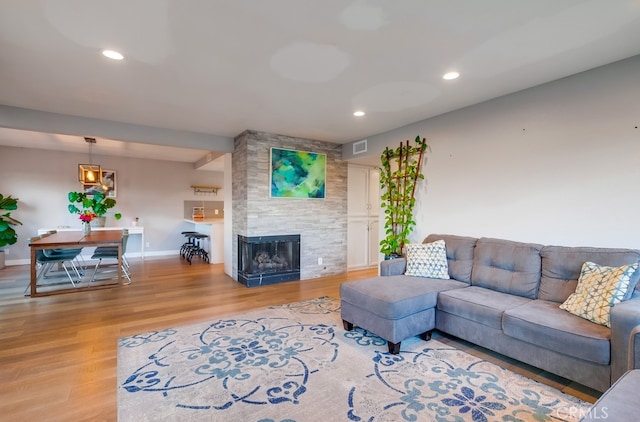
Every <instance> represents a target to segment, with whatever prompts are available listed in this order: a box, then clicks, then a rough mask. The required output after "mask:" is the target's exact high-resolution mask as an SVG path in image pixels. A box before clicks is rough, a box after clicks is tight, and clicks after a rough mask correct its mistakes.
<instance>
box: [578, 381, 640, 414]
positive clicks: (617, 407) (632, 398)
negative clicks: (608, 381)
mask: <svg viewBox="0 0 640 422" xmlns="http://www.w3.org/2000/svg"><path fill="white" fill-rule="evenodd" d="M639 390H640V369H633V370H631V371H627V372H626V373H625V374H624V375H623V376H622V377H621V378H619V379H618V381H616V382H615V383H614V384H613V385H612V386H611V387H610V388H609V389H608V390H607V391H606V392H605V393H604V394H603V395H602V397H600V398H599V399H598V401H597V402H596V403H595V404H594V405H593V406H592V407H591V409H590V410H589V413H587V414H586V415H585V417H584V418H582V419H580V421H581V422H587V421H602V420H609V421H635V420H638V415H640V406H639V405H638V399H637V397H638V391H639Z"/></svg>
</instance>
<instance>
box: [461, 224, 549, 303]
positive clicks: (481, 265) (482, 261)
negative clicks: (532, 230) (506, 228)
mask: <svg viewBox="0 0 640 422" xmlns="http://www.w3.org/2000/svg"><path fill="white" fill-rule="evenodd" d="M541 249H542V245H538V244H535V243H521V242H514V241H511V240H502V239H490V238H485V237H483V238H481V239H479V240H478V242H477V243H476V248H475V252H474V258H473V271H472V273H471V284H472V285H473V286H480V287H486V288H488V289H493V290H496V291H499V292H503V293H510V294H513V295H517V296H522V297H526V298H529V299H535V298H536V297H537V294H538V286H539V284H540V271H541V259H540V250H541Z"/></svg>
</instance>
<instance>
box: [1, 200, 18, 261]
mask: <svg viewBox="0 0 640 422" xmlns="http://www.w3.org/2000/svg"><path fill="white" fill-rule="evenodd" d="M17 209H18V198H12V197H11V195H9V196H3V195H2V194H1V193H0V210H3V214H0V268H4V247H5V246H8V245H13V244H15V243H16V242H17V241H18V234H17V233H16V231H15V230H14V229H13V227H12V226H17V225H22V223H21V222H20V221H18V220H16V219H15V218H13V217H11V211H15V210H17ZM4 211H7V212H4Z"/></svg>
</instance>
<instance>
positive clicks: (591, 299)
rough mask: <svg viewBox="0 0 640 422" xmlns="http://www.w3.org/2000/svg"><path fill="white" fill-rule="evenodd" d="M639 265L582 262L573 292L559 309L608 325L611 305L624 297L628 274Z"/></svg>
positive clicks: (632, 273)
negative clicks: (606, 264)
mask: <svg viewBox="0 0 640 422" xmlns="http://www.w3.org/2000/svg"><path fill="white" fill-rule="evenodd" d="M639 265H640V264H638V263H637V262H636V263H635V264H632V265H623V266H621V267H607V266H602V265H598V264H595V263H593V262H585V263H584V265H583V266H582V271H581V272H580V278H579V279H578V286H577V287H576V291H575V293H572V294H571V295H569V297H568V298H567V300H565V301H564V302H563V303H562V304H561V305H560V309H564V310H565V311H568V312H571V313H572V314H574V315H577V316H579V317H581V318H585V319H587V320H589V321H591V322H595V323H596V324H601V325H605V326H607V327H611V322H610V320H609V317H610V314H611V308H612V307H613V305H615V304H616V303H620V302H622V300H623V299H624V297H625V295H626V293H627V290H628V289H629V282H630V280H631V277H633V275H634V274H635V273H637V272H638V266H639Z"/></svg>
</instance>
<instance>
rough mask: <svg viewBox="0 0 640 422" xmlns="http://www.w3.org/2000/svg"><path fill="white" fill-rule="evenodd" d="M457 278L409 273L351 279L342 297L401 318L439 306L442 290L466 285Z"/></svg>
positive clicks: (381, 315) (344, 287)
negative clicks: (415, 275) (407, 274)
mask: <svg viewBox="0 0 640 422" xmlns="http://www.w3.org/2000/svg"><path fill="white" fill-rule="evenodd" d="M466 286H467V284H466V283H463V282H460V281H456V280H438V279H432V278H417V277H409V276H405V275H395V276H388V277H374V278H369V279H365V280H356V281H348V282H345V283H342V284H341V285H340V300H342V301H345V302H348V303H350V304H352V305H354V306H357V307H359V308H362V309H366V310H367V311H369V312H371V313H373V314H375V315H378V316H380V317H382V318H386V319H400V318H404V317H406V316H409V315H412V314H414V313H416V312H420V311H423V310H425V309H429V308H435V306H436V301H437V299H438V292H440V291H443V290H448V289H457V288H461V287H466Z"/></svg>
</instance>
